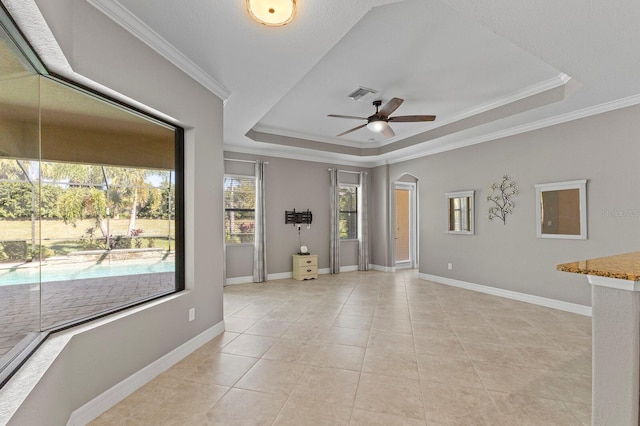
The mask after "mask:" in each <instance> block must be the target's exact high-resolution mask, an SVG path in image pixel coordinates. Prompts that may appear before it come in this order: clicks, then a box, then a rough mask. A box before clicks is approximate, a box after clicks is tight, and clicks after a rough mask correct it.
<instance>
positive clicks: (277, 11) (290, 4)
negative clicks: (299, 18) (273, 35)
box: [246, 0, 296, 27]
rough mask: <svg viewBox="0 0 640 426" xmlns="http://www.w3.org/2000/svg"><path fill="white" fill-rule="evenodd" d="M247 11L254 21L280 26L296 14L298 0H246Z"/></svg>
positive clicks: (270, 25) (291, 19)
mask: <svg viewBox="0 0 640 426" xmlns="http://www.w3.org/2000/svg"><path fill="white" fill-rule="evenodd" d="M246 1H247V11H248V12H249V15H250V16H251V18H253V20H254V21H256V22H258V23H260V24H262V25H266V26H269V27H280V26H282V25H287V24H288V23H289V22H291V21H293V18H294V17H295V16H296V0H246Z"/></svg>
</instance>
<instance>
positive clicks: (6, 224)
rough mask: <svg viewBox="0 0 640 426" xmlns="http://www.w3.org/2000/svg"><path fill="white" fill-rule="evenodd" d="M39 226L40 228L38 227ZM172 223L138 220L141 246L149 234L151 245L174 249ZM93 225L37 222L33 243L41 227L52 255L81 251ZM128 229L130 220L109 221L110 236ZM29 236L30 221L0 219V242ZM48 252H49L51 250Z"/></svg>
mask: <svg viewBox="0 0 640 426" xmlns="http://www.w3.org/2000/svg"><path fill="white" fill-rule="evenodd" d="M39 226H40V227H41V229H39ZM169 226H171V229H169ZM174 226H175V222H174V221H173V220H172V221H171V224H169V222H168V221H167V220H161V219H137V220H136V228H140V229H142V231H143V232H142V234H140V236H139V238H140V239H141V241H140V242H141V247H142V248H146V247H149V237H155V238H154V239H153V242H152V243H151V244H152V246H153V247H161V248H165V249H167V248H169V244H170V243H171V248H172V249H173V248H174V245H175V243H174V242H173V241H171V242H170V241H168V240H167V235H168V234H169V233H170V235H171V237H172V238H175V234H174V232H175V231H174V229H175V228H174ZM93 227H95V221H93V220H90V219H87V220H82V221H79V222H78V223H77V224H76V226H75V227H74V226H72V225H69V224H65V223H64V222H63V221H61V220H43V221H42V222H40V225H39V224H38V222H36V228H35V233H36V244H38V232H39V230H40V231H41V236H42V245H44V246H45V247H47V248H48V249H50V250H53V251H54V254H55V255H64V254H67V253H69V252H72V251H79V250H83V245H82V240H81V238H82V236H83V235H84V234H85V232H86V230H87V229H88V228H93ZM128 229H129V219H111V220H110V221H109V231H110V234H111V235H113V236H117V235H126V234H127V230H128ZM31 235H32V225H31V221H27V220H17V221H11V220H2V221H0V241H7V240H8V241H15V240H23V241H27V242H28V243H29V244H30V242H31ZM94 237H96V238H101V237H102V233H101V232H100V230H99V229H96V230H95V231H94ZM134 247H135V245H134ZM49 255H52V254H51V253H50V254H49Z"/></svg>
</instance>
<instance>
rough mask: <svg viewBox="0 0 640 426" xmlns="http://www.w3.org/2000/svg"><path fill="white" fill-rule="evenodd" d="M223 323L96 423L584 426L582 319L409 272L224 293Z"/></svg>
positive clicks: (586, 339) (585, 323) (586, 337)
mask: <svg viewBox="0 0 640 426" xmlns="http://www.w3.org/2000/svg"><path fill="white" fill-rule="evenodd" d="M224 294H225V300H224V305H225V324H226V330H227V331H226V332H225V333H224V334H223V335H220V336H218V337H217V338H215V339H213V340H212V341H210V342H209V343H207V344H206V345H204V346H202V347H201V348H200V349H198V350H197V351H195V352H194V353H193V354H191V355H190V356H189V357H187V358H186V359H184V360H183V361H181V362H180V363H178V364H176V365H175V366H174V367H172V368H171V369H169V370H167V371H166V372H164V373H163V374H161V375H160V376H158V377H157V378H156V379H154V380H153V381H151V382H150V383H148V384H147V385H146V386H144V387H143V388H141V389H140V390H138V391H137V392H135V393H134V394H132V395H131V396H129V397H128V398H126V399H125V400H123V401H122V402H120V403H119V404H117V405H116V406H115V407H113V408H112V409H110V410H109V411H107V412H106V413H104V414H102V415H101V416H100V417H98V418H97V419H95V420H94V421H93V422H92V423H91V425H94V426H97V425H225V426H232V425H242V426H247V425H296V426H301V425H314V426H315V425H367V426H372V425H385V426H387V425H425V424H427V425H451V424H456V425H536V426H541V425H563V426H568V425H589V424H590V415H591V335H590V333H591V321H590V318H588V317H583V316H579V315H574V314H570V313H566V312H562V311H556V310H552V309H547V308H543V307H539V306H534V305H530V304H526V303H521V302H516V301H512V300H507V299H502V298H498V297H493V296H488V295H485V294H480V293H475V292H471V291H466V290H462V289H457V288H453V287H448V286H444V285H440V284H435V283H432V282H429V281H424V280H420V279H418V277H417V273H416V272H415V271H403V272H397V273H381V272H371V271H369V272H351V273H343V274H339V275H322V276H320V278H319V279H318V280H316V281H310V282H297V281H293V280H278V281H270V282H268V283H264V284H243V285H235V286H229V287H226V288H225V292H224Z"/></svg>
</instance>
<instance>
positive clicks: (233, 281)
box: [224, 276, 253, 285]
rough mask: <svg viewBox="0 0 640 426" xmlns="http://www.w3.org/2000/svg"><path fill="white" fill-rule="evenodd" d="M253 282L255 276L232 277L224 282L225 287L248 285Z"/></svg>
mask: <svg viewBox="0 0 640 426" xmlns="http://www.w3.org/2000/svg"><path fill="white" fill-rule="evenodd" d="M252 282H253V276H249V277H232V278H226V279H225V280H224V285H236V284H247V283H252Z"/></svg>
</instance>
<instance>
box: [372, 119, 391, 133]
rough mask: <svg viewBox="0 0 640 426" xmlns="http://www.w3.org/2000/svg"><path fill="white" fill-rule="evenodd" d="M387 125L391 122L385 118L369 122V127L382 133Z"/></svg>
mask: <svg viewBox="0 0 640 426" xmlns="http://www.w3.org/2000/svg"><path fill="white" fill-rule="evenodd" d="M387 127H389V123H387V122H386V121H383V120H377V121H370V122H368V123H367V129H369V130H371V131H372V132H376V133H381V132H382V131H383V130H384V129H386V128H387Z"/></svg>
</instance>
